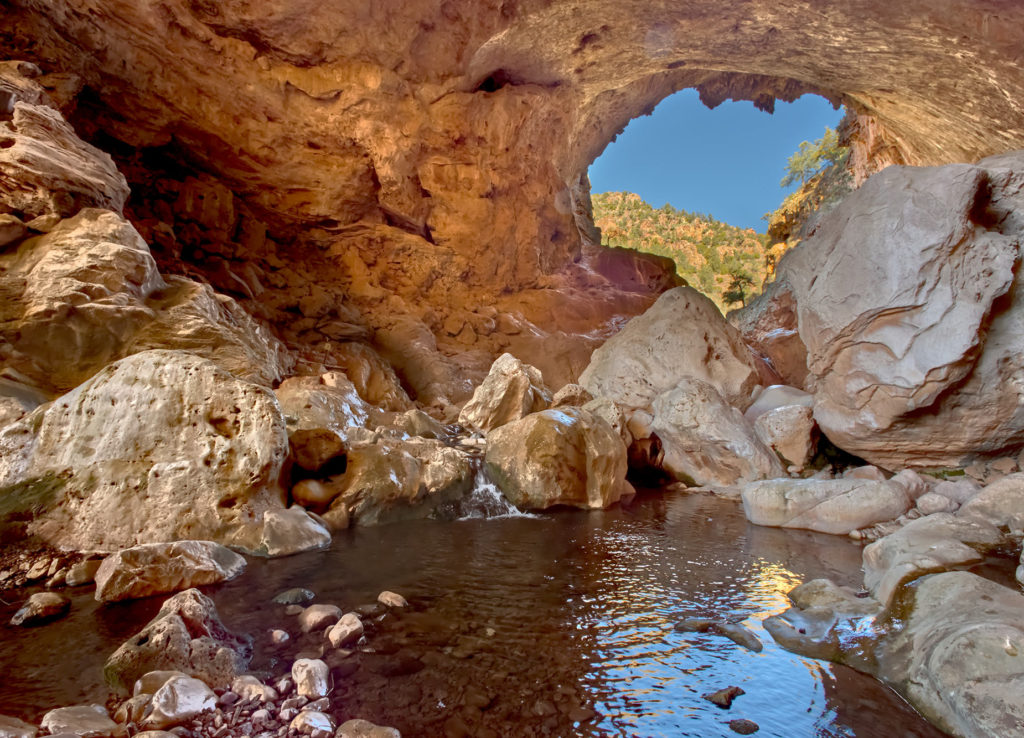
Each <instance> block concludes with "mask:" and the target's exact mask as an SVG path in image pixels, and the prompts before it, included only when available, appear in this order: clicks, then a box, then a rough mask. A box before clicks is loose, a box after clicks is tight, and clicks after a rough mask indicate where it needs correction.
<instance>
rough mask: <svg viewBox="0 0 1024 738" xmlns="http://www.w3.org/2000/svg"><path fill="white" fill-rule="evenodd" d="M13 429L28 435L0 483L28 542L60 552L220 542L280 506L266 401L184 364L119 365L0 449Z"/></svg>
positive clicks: (275, 443)
mask: <svg viewBox="0 0 1024 738" xmlns="http://www.w3.org/2000/svg"><path fill="white" fill-rule="evenodd" d="M22 424H29V425H27V426H22V427H24V428H28V427H31V428H35V429H38V430H37V431H36V432H35V433H33V434H31V435H29V436H26V437H25V441H24V443H22V445H20V446H19V447H18V450H17V452H13V453H7V454H2V455H0V484H2V485H6V486H7V488H8V490H10V491H9V492H8V496H9V498H13V499H12V500H11V504H12V505H13V506H14V509H15V510H18V509H23V510H25V511H33V513H34V516H33V519H32V522H31V523H29V525H28V532H29V533H33V534H35V535H38V536H39V537H40V538H42V539H43V540H45V541H48V542H51V543H54V544H56V545H59V546H66V547H70V548H76V549H87V550H90V549H91V550H103V549H107V550H110V549H118V548H125V547H129V546H134V545H137V544H139V543H142V542H146V543H150V542H158V541H169V540H177V539H182V538H185V539H193V538H206V539H209V540H216V541H218V542H225V543H229V542H234V541H235V539H236V538H237V537H239V536H242V535H243V534H245V533H248V532H249V531H250V530H251V529H252V528H253V527H254V526H253V524H252V520H253V519H254V518H255V519H259V516H261V515H262V513H263V512H264V511H265V510H267V509H271V508H280V506H281V502H280V489H279V487H278V480H279V478H280V475H281V467H282V465H283V462H284V459H285V456H286V452H287V437H286V435H285V429H284V421H283V419H282V417H281V414H280V411H279V409H278V407H277V403H276V402H275V400H274V397H273V395H272V394H271V393H270V392H269V391H267V390H265V389H263V388H261V387H257V386H255V385H252V384H248V383H245V382H241V381H239V380H237V379H235V378H234V377H232V376H230V375H229V374H227V373H225V372H223V371H222V370H220V369H218V368H217V367H216V366H215V365H214V364H212V363H211V362H209V361H207V360H205V359H201V358H199V357H196V356H192V355H190V354H186V353H182V352H176V351H147V352H144V353H140V354H135V355H134V356H130V357H128V358H127V359H122V360H121V361H119V362H116V363H114V364H112V365H110V366H108V367H106V368H104V369H103V370H102V371H100V372H99V373H98V374H97V375H96V376H94V377H93V378H92V379H90V380H89V381H87V382H85V383H84V384H82V385H81V386H79V387H77V388H75V389H74V390H72V391H71V392H69V393H68V394H66V395H64V396H63V397H61V398H60V399H59V401H57V402H53V403H51V404H49V405H45V406H42V407H40V408H39V409H37V410H36V411H35V413H34V414H33V415H31V416H29V417H28V418H25V419H24V420H22V421H19V423H16V424H14V425H13V426H9V427H8V428H5V429H3V431H2V434H0V435H3V436H4V437H3V438H0V447H4V446H5V441H7V440H9V439H11V438H12V436H11V435H9V434H15V433H17V432H19V431H18V429H19V426H21V425H22Z"/></svg>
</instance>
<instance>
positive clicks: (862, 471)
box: [843, 464, 889, 482]
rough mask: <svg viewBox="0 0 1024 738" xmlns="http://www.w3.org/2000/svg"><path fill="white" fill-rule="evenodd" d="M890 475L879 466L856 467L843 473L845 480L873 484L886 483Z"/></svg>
mask: <svg viewBox="0 0 1024 738" xmlns="http://www.w3.org/2000/svg"><path fill="white" fill-rule="evenodd" d="M888 478H889V477H888V475H887V474H886V473H885V472H884V471H882V470H881V469H879V468H878V467H877V466H872V465H870V464H868V465H867V466H855V467H852V468H850V469H847V470H846V471H844V472H843V479H866V480H869V481H872V482H884V481H885V480H886V479H888Z"/></svg>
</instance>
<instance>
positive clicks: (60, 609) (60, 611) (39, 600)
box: [11, 592, 71, 626]
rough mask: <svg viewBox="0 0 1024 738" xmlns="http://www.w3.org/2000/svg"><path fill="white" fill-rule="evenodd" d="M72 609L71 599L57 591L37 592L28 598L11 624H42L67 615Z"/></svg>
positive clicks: (15, 614)
mask: <svg viewBox="0 0 1024 738" xmlns="http://www.w3.org/2000/svg"><path fill="white" fill-rule="evenodd" d="M70 609H71V600H69V599H68V598H67V597H64V596H63V595H59V594H57V593H56V592H37V593H36V594H34V595H32V596H31V597H29V598H28V601H27V602H26V603H25V604H24V605H22V606H21V609H19V610H18V611H17V612H16V613H14V617H12V618H11V625H26V626H28V625H41V624H42V623H46V622H48V621H50V620H55V619H57V618H59V617H62V616H63V615H66V614H67V612H68V610H70Z"/></svg>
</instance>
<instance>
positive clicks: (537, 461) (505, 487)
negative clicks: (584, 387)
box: [485, 407, 633, 510]
mask: <svg viewBox="0 0 1024 738" xmlns="http://www.w3.org/2000/svg"><path fill="white" fill-rule="evenodd" d="M485 459H486V465H487V470H488V472H489V473H490V475H491V477H492V478H493V479H494V481H495V484H497V486H498V488H499V489H501V491H502V492H503V493H504V494H505V496H506V497H507V498H508V499H509V500H510V501H511V502H512V504H514V505H515V506H516V507H518V508H520V509H529V510H545V509H547V508H549V507H554V506H556V505H569V506H572V507H581V508H604V507H608V506H609V505H612V504H614V503H615V502H618V501H619V500H620V499H621V498H622V497H624V496H631V495H632V494H633V488H632V487H631V486H630V484H629V483H628V482H627V481H626V447H625V444H623V442H622V438H621V437H620V436H619V434H618V433H617V432H616V431H615V430H614V429H613V428H612V427H611V426H610V425H608V423H607V422H606V421H605V420H603V419H602V418H600V417H598V416H596V415H594V414H592V413H590V412H588V411H586V410H583V409H582V408H575V407H568V408H563V409H560V410H544V411H542V412H539V413H534V414H532V415H527V416H526V417H525V418H523V419H521V420H517V421H515V422H512V423H508V424H507V425H504V426H502V427H501V428H499V429H497V430H495V431H492V432H491V433H490V434H489V435H488V439H487V455H486V457H485Z"/></svg>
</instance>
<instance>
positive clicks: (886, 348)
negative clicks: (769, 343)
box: [779, 154, 1024, 469]
mask: <svg viewBox="0 0 1024 738" xmlns="http://www.w3.org/2000/svg"><path fill="white" fill-rule="evenodd" d="M1022 182H1024V156H1021V155H1019V154H1017V155H1007V156H1003V157H996V158H994V159H990V160H985V161H982V162H980V163H979V164H978V165H977V166H968V165H949V166H945V167H936V168H921V169H913V168H907V167H890V168H889V169H886V170H885V171H883V172H881V173H879V174H878V175H877V176H875V177H872V178H871V179H870V180H868V181H867V182H866V183H865V184H864V186H863V187H861V188H860V189H859V190H857V191H856V192H854V193H853V194H851V195H850V196H849V197H848V198H846V200H844V201H843V202H842V203H841V204H840V205H839V206H838V207H837V208H836V209H835V210H834V211H832V213H830V214H829V215H828V216H827V217H826V218H824V219H823V220H822V222H821V224H820V225H819V227H818V229H817V232H816V233H815V234H814V235H813V236H812V237H811V238H809V239H808V240H806V241H805V242H804V243H803V244H802V245H801V246H799V247H797V248H796V249H794V250H793V251H791V252H790V253H788V254H787V255H786V256H785V257H784V258H783V260H782V263H781V264H780V267H779V272H780V274H783V275H784V277H785V279H786V280H787V281H788V283H789V284H790V285H791V286H792V289H793V294H794V295H795V297H796V301H797V306H798V307H797V310H798V313H799V323H800V335H801V337H802V339H803V341H804V343H805V344H806V346H807V351H808V367H809V370H810V372H811V373H812V375H813V376H814V379H815V392H814V416H815V419H816V420H817V421H818V424H819V425H820V426H821V428H822V430H823V431H824V433H825V434H826V435H827V436H828V437H829V439H831V440H832V441H833V442H834V443H835V444H837V445H838V446H840V447H841V448H843V449H845V450H847V451H850V452H852V453H855V454H857V455H859V456H861V457H863V458H865V459H867V460H869V461H871V462H873V463H876V464H878V465H880V466H883V467H887V468H890V469H896V468H901V467H903V466H957V465H959V464H961V463H962V462H963V460H964V459H966V458H968V457H969V456H970V455H971V454H973V453H995V452H998V451H1000V450H1001V449H1003V448H1004V447H1013V446H1016V445H1019V444H1020V443H1021V442H1022V441H1024V414H1022V411H1021V410H1020V407H1021V403H1020V401H1019V400H1020V393H1019V391H1018V389H1017V386H1018V382H1017V380H1016V379H1015V378H1016V377H1018V375H1019V374H1020V372H1021V367H1020V360H1019V357H1020V355H1021V349H1022V346H1021V344H1020V341H1021V338H1020V337H1021V335H1022V334H1021V331H1020V328H1021V326H1020V325H1019V323H1020V321H1021V320H1022V318H1021V315H1022V311H1021V307H1020V300H1019V293H1020V291H1021V289H1024V288H1022V287H1021V286H1020V284H1019V280H1017V279H1016V277H1015V270H1016V266H1017V263H1018V260H1019V258H1020V256H1019V248H1020V246H1019V243H1020V235H1021V233H1022V232H1024V231H1022V226H1021V223H1020V218H1019V216H1017V215H1016V214H1015V213H1016V210H1015V209H1017V208H1019V207H1020V206H1021V203H1022V200H1024V195H1022V194H1021V193H1022V192H1024V190H1022V186H1021V185H1022ZM868 213H870V214H871V215H870V217H868V216H867V214H868ZM854 254H856V256H854Z"/></svg>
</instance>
